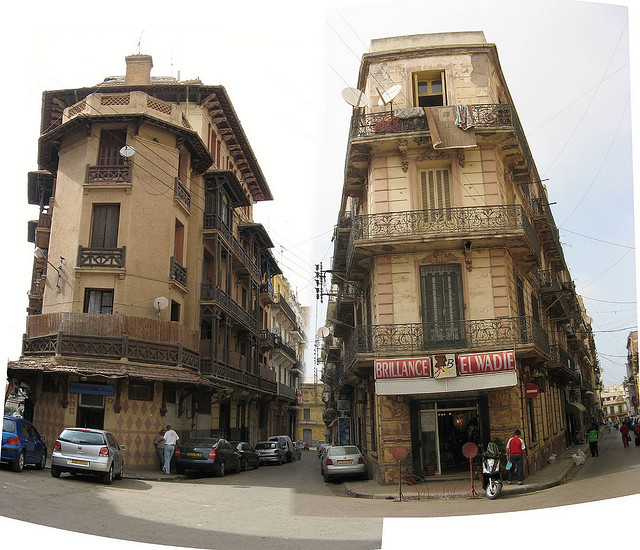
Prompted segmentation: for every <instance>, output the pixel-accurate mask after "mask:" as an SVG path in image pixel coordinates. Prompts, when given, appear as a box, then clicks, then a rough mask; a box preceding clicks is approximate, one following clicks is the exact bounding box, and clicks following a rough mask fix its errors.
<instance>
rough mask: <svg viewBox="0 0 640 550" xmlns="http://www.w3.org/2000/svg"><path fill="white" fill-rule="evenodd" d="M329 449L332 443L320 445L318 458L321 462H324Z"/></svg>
mask: <svg viewBox="0 0 640 550" xmlns="http://www.w3.org/2000/svg"><path fill="white" fill-rule="evenodd" d="M329 447H331V444H330V443H320V445H318V458H319V459H320V460H322V458H323V456H324V453H325V451H326V450H327V449H328V448H329Z"/></svg>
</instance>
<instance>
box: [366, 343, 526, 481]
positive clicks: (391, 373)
mask: <svg viewBox="0 0 640 550" xmlns="http://www.w3.org/2000/svg"><path fill="white" fill-rule="evenodd" d="M516 373H517V369H516V359H515V353H514V351H512V350H508V351H500V352H489V353H473V354H461V355H457V356H456V355H455V354H446V355H436V356H431V357H416V358H402V359H384V360H376V361H375V364H374V374H375V388H376V394H377V395H379V396H389V397H392V396H396V397H395V399H402V400H406V401H408V407H409V421H410V430H411V451H412V457H413V467H414V470H416V471H418V472H420V473H422V474H423V475H425V474H426V475H433V474H434V473H439V474H451V473H458V472H464V471H468V468H469V461H468V459H467V458H465V457H464V456H463V455H462V446H463V445H464V444H465V443H467V442H469V441H471V442H473V443H476V444H477V445H481V444H486V443H488V441H489V439H490V437H491V434H490V424H491V423H490V411H489V400H488V394H489V393H490V392H491V391H493V390H500V389H505V390H509V389H510V388H513V387H514V386H516V384H517V383H518V377H517V374H516Z"/></svg>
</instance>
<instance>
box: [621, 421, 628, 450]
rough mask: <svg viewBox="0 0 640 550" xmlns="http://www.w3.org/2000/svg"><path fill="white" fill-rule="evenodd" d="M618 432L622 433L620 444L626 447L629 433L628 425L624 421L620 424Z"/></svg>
mask: <svg viewBox="0 0 640 550" xmlns="http://www.w3.org/2000/svg"><path fill="white" fill-rule="evenodd" d="M620 433H621V434H622V444H623V445H624V446H625V447H628V446H629V442H628V441H627V434H628V433H629V426H627V425H626V424H625V423H624V422H623V423H622V425H621V426H620Z"/></svg>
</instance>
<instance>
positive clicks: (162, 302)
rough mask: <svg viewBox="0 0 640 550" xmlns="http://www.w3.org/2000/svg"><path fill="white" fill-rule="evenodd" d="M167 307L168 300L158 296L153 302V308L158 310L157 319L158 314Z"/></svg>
mask: <svg viewBox="0 0 640 550" xmlns="http://www.w3.org/2000/svg"><path fill="white" fill-rule="evenodd" d="M168 306H169V300H168V298H165V297H164V296H158V297H157V298H156V299H155V300H154V301H153V307H155V308H156V309H157V310H158V317H160V312H161V311H162V310H163V309H167V307H168Z"/></svg>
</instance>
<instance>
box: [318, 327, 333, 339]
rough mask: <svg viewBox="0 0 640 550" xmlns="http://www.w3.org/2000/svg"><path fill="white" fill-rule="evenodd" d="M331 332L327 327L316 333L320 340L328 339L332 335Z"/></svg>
mask: <svg viewBox="0 0 640 550" xmlns="http://www.w3.org/2000/svg"><path fill="white" fill-rule="evenodd" d="M330 332H331V331H330V330H329V329H328V328H327V327H320V328H319V329H318V332H316V336H317V337H318V338H326V337H327V336H329V334H330Z"/></svg>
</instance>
